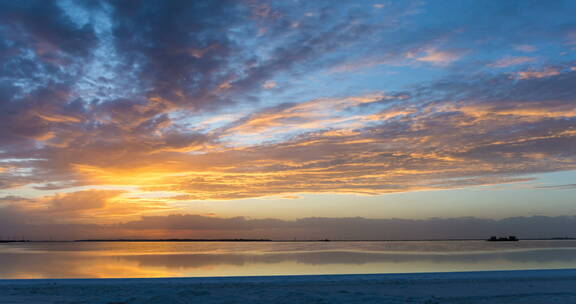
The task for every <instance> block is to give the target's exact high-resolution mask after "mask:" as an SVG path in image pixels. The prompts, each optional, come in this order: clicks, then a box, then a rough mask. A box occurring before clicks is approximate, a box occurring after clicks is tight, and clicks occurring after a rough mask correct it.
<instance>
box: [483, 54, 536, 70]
mask: <svg viewBox="0 0 576 304" xmlns="http://www.w3.org/2000/svg"><path fill="white" fill-rule="evenodd" d="M535 60H536V58H534V57H527V56H507V57H504V58H502V59H499V60H497V61H495V62H493V63H491V64H489V65H488V66H490V67H494V68H507V67H510V66H515V65H519V64H523V63H528V62H533V61H535Z"/></svg>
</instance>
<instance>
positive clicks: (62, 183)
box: [0, 0, 576, 239]
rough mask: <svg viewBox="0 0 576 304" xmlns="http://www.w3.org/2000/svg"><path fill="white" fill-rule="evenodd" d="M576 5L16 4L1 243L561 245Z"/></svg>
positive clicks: (0, 160) (4, 68) (0, 63)
mask: <svg viewBox="0 0 576 304" xmlns="http://www.w3.org/2000/svg"><path fill="white" fill-rule="evenodd" d="M575 15H576V1H544V0H541V1H529V0H518V1H513V0H505V1H489V0H474V1H466V0H447V1H432V0H430V1H368V0H366V1H364V0H362V1H360V0H357V1H353V0H349V1H348V0H342V1H333V0H330V1H328V0H326V1H321V0H318V1H305V0H283V1H264V0H236V1H225V0H217V1H177V0H172V1H165V0H143V1H136V0H121V1H119V0H116V1H112V0H110V1H81V0H80V1H78V0H59V1H49V0H22V1H0V239H2V238H21V237H23V238H30V239H47V238H49V237H50V238H56V239H74V238H100V237H106V238H110V237H139V238H146V237H191V238H192V237H266V238H288V239H292V238H294V237H298V238H323V237H330V238H365V239H386V238H442V237H446V238H449V237H484V236H487V234H489V233H492V232H498V231H496V230H498V229H499V231H503V233H508V232H514V233H518V234H522V232H525V233H526V235H527V236H558V234H561V233H563V231H564V229H565V227H572V229H573V227H574V225H575V224H576V218H575V217H574V216H576V18H575V17H574V16H575ZM510 225H511V226H510ZM527 227H533V230H530V229H532V228H530V229H529V228H527ZM490 229H493V230H490ZM566 233H568V232H566ZM570 233H571V232H570ZM575 233H576V232H575ZM568 234H569V233H568ZM575 236H576V235H575Z"/></svg>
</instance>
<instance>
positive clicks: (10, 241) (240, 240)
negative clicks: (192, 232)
mask: <svg viewBox="0 0 576 304" xmlns="http://www.w3.org/2000/svg"><path fill="white" fill-rule="evenodd" d="M563 240H568V241H570V240H576V237H552V238H523V239H520V241H563ZM461 241H486V239H418V240H338V239H335V240H331V239H323V240H272V239H85V240H0V244H3V243H57V242H78V243H89V242H119V243H121V242H166V243H170V242H182V243H185V242H272V243H287V242H461Z"/></svg>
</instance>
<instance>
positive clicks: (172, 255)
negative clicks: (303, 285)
mask: <svg viewBox="0 0 576 304" xmlns="http://www.w3.org/2000/svg"><path fill="white" fill-rule="evenodd" d="M553 268H576V241H570V240H565V241H520V242H510V243H491V242H485V241H452V242H425V241H422V242H286V243H272V242H263V243H247V242H238V243H234V242H218V243H216V242H198V243H197V242H193V243H169V242H150V243H134V242H127V243H118V242H95V243H65V242H62V243H56V242H54V243H12V244H0V278H3V279H8V278H128V277H131V278H137V277H192V276H251V275H298V274H352V273H402V272H438V271H473V270H515V269H553Z"/></svg>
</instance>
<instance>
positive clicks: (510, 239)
mask: <svg viewBox="0 0 576 304" xmlns="http://www.w3.org/2000/svg"><path fill="white" fill-rule="evenodd" d="M487 241H488V242H518V241H519V240H518V238H517V237H516V236H515V235H511V236H509V237H502V236H501V237H496V236H491V237H490V238H489V239H487Z"/></svg>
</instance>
